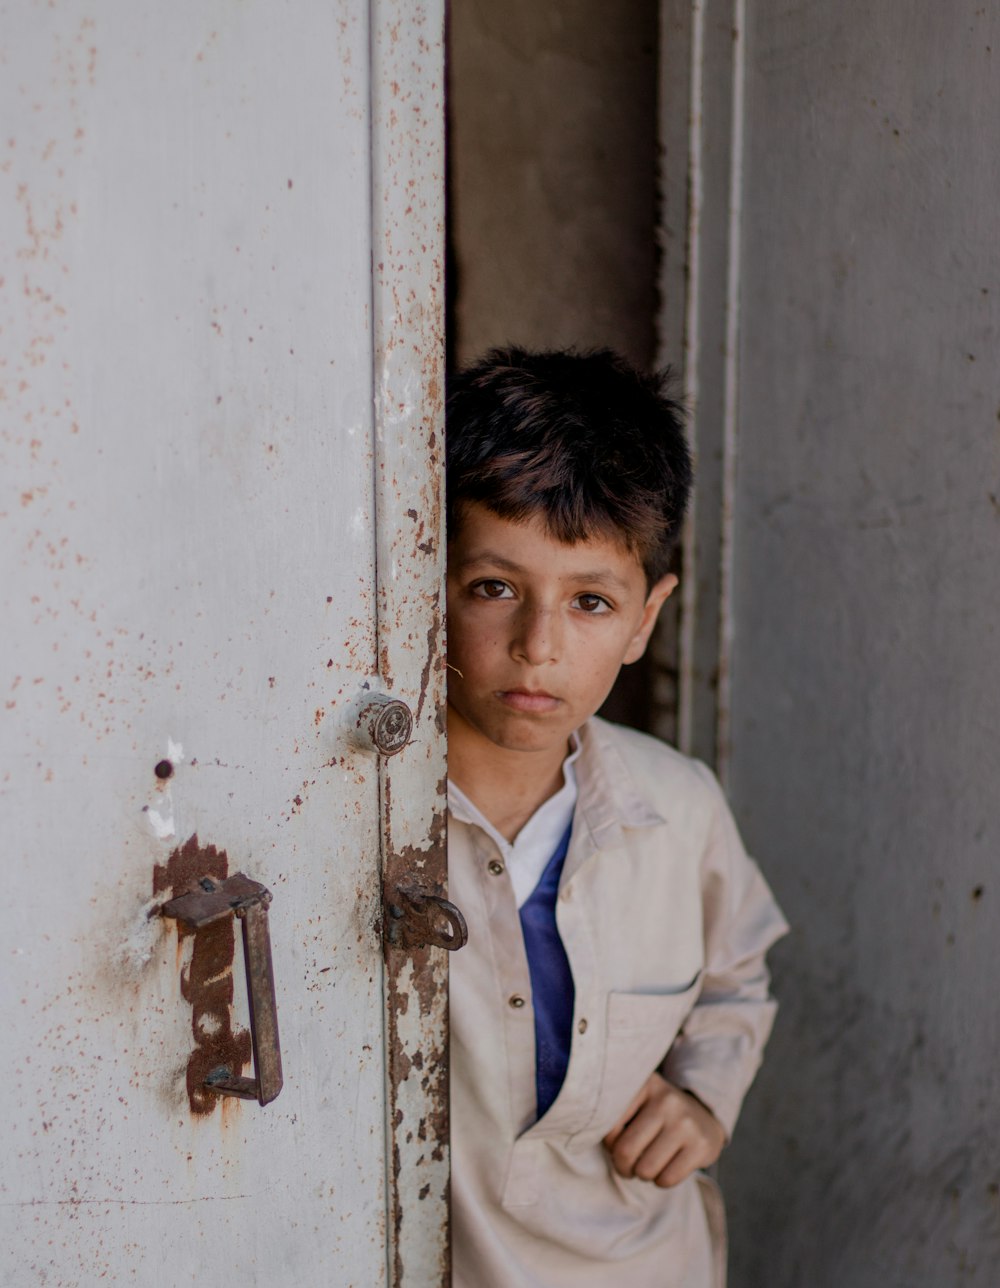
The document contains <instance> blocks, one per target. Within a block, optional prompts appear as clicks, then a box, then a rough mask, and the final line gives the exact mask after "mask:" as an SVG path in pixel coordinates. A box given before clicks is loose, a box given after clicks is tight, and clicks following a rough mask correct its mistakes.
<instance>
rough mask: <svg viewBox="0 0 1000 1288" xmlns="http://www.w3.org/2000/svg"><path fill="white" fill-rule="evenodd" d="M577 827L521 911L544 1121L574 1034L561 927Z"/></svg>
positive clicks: (570, 975) (570, 982) (537, 1082)
mask: <svg viewBox="0 0 1000 1288" xmlns="http://www.w3.org/2000/svg"><path fill="white" fill-rule="evenodd" d="M572 831H573V824H572V822H570V825H569V827H568V828H567V829H566V832H565V834H564V836H563V838H562V840H561V841H560V842H559V844H558V846H557V847H556V850H555V853H554V854H553V855H552V858H551V859H549V861H548V863H547V864H546V865H545V871H544V872H543V873H542V875H541V877H540V878H539V880H538V885H536V886H535V888H534V890H533V891H532V892H531V895H530V896H529V897H528V898H527V899H526V900H525V902H524V903H523V904H522V905H521V930H522V931H523V933H524V947H525V951H526V952H527V955H528V971H529V974H530V975H531V996H532V999H533V1001H534V1007H535V1093H536V1097H537V1101H538V1117H539V1118H541V1117H542V1115H543V1114H544V1113H545V1112H546V1110H547V1109H548V1108H549V1106H550V1105H551V1104H552V1102H553V1101H554V1100H555V1098H556V1096H558V1094H559V1088H560V1087H561V1086H562V1084H563V1079H564V1078H565V1077H566V1068H567V1066H568V1064H569V1049H570V1044H571V1042H572V1036H571V1033H572V1028H573V972H572V971H571V970H570V968H569V958H568V957H567V956H566V949H565V948H563V942H562V940H561V939H560V938H559V930H558V928H557V926H556V896H557V895H558V893H559V878H560V876H561V875H562V869H563V863H564V861H565V859H566V851H567V850H568V849H569V838H570V834H571V833H572Z"/></svg>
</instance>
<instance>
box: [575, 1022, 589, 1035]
mask: <svg viewBox="0 0 1000 1288" xmlns="http://www.w3.org/2000/svg"><path fill="white" fill-rule="evenodd" d="M576 1031H577V1033H586V1032H587V1021H586V1020H581V1021H580V1023H579V1024H578V1025H577V1026H576Z"/></svg>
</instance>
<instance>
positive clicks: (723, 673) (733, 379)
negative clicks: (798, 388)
mask: <svg viewBox="0 0 1000 1288" xmlns="http://www.w3.org/2000/svg"><path fill="white" fill-rule="evenodd" d="M732 12H733V18H732V21H733V68H732V116H731V121H730V140H731V146H730V154H729V240H728V247H727V260H728V263H727V265H726V357H725V388H724V395H723V396H724V404H723V405H724V412H723V424H722V531H721V541H720V550H719V564H720V568H719V601H720V602H719V688H718V707H717V714H716V719H717V725H716V748H717V767H718V772H719V777H720V778H721V780H722V782H723V783H724V784H727V783H728V778H729V767H730V751H731V748H730V742H731V738H732V705H731V704H732V653H733V640H734V624H733V555H734V551H733V534H734V522H735V507H736V470H737V457H738V447H739V442H738V432H739V378H740V355H739V344H740V287H741V276H742V263H743V261H742V244H741V233H742V223H743V123H744V100H745V91H746V0H733V11H732Z"/></svg>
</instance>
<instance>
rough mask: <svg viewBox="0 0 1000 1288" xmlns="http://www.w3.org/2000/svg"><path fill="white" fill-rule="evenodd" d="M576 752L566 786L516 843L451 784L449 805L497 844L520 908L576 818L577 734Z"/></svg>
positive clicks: (565, 768)
mask: <svg viewBox="0 0 1000 1288" xmlns="http://www.w3.org/2000/svg"><path fill="white" fill-rule="evenodd" d="M570 746H571V747H572V751H571V752H570V754H569V755H568V756H567V757H566V759H565V760H564V761H563V764H562V773H563V785H562V787H560V788H559V790H558V791H557V792H556V794H555V796H550V797H549V799H548V800H547V801H543V802H542V804H541V805H539V807H538V809H536V810H535V812H534V814H532V816H531V818H529V819H528V821H527V823H525V825H524V826H523V827H522V828H521V830H520V832H518V834H517V836H515V837H514V840H513V842H511V841H508V840H507V838H506V837H504V836H501V835H500V833H499V832H498V831H497V829H496V828H495V827H494V826H493V824H492V823H491V822H490V821H489V819H488V818H487V817H486V815H485V814H483V812H482V810H480V809H479V808H478V807H477V806H476V805H475V804H474V803H473V802H472V801H471V800H469V798H468V796H466V794H465V793H464V792H463V791H462V790H461V788H459V787H456V786H455V784H454V783H452V782H449V783H448V805H449V808H450V809H451V811H452V813H453V814H455V815H456V817H458V818H460V819H461V820H462V821H463V822H465V823H476V824H478V826H479V827H481V828H482V829H483V831H484V832H485V833H486V834H487V836H489V837H491V838H492V839H493V840H494V841H495V842H496V844H497V848H498V849H499V851H500V854H501V855H502V857H503V861H504V863H505V864H506V865H507V871H508V872H509V873H510V880H511V885H512V886H513V887H514V898H515V899H516V900H517V906H518V907H519V908H520V907H521V905H522V904H523V903H525V901H526V900H527V899H528V897H529V896H530V894H531V892H532V890H534V888H535V886H536V885H538V882H539V879H540V878H541V875H542V873H543V872H544V871H545V867H546V865H547V864H548V861H549V859H551V858H552V855H553V854H554V853H555V849H556V846H557V845H558V844H559V842H560V841H561V840H562V839H563V835H564V834H565V832H566V829H567V828H568V827H569V825H570V820H571V819H572V818H573V810H574V809H575V808H576V796H577V787H576V771H575V770H574V768H573V762H574V761H575V760H576V758H577V756H579V754H580V740H579V738H578V737H577V736H576V734H575V733H574V734H573V735H572V737H571V739H570Z"/></svg>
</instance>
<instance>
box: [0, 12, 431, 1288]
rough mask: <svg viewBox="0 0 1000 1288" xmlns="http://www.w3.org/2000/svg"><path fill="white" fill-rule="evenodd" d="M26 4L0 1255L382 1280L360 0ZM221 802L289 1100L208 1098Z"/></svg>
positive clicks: (7, 118) (9, 568) (181, 1275)
mask: <svg viewBox="0 0 1000 1288" xmlns="http://www.w3.org/2000/svg"><path fill="white" fill-rule="evenodd" d="M4 31H5V35H6V38H7V45H8V48H7V52H6V62H5V74H4V76H3V78H2V80H0V116H2V119H3V120H4V122H5V127H4V137H3V140H2V150H3V154H2V160H0V220H2V225H0V236H2V242H0V249H2V255H3V267H2V269H0V274H2V278H3V281H2V285H0V325H2V327H3V339H4V365H3V367H2V368H0V380H2V399H3V401H2V403H0V416H2V421H0V435H2V439H0V445H2V451H3V465H4V474H3V478H4V483H3V496H2V501H0V527H2V541H0V552H2V553H0V558H2V560H3V569H2V585H3V592H2V593H3V617H4V622H5V628H4V631H3V637H2V641H0V649H2V667H3V672H2V677H0V685H2V687H3V690H4V696H5V703H6V710H5V712H4V733H3V749H2V761H0V787H2V793H3V812H4V819H5V822H4V830H5V853H6V856H7V863H6V868H5V875H6V880H5V911H4V914H3V936H2V938H3V942H4V945H5V948H4V951H5V954H6V957H7V961H6V965H5V969H4V972H3V994H2V996H3V1025H4V1034H5V1037H4V1044H5V1053H4V1054H5V1068H6V1070H7V1072H6V1073H5V1079H6V1081H7V1091H6V1095H5V1103H6V1112H5V1115H4V1117H5V1119H6V1125H5V1129H4V1134H5V1141H6V1149H5V1151H4V1161H3V1171H2V1182H0V1183H2V1191H0V1203H2V1207H0V1281H2V1282H4V1283H10V1284H12V1285H18V1286H19V1288H20V1285H25V1286H27V1285H32V1284H35V1283H51V1284H61V1285H70V1284H91V1283H95V1282H97V1281H98V1280H99V1279H100V1278H101V1277H102V1276H103V1275H105V1274H106V1275H107V1277H108V1279H109V1281H110V1282H120V1283H126V1282H135V1283H141V1284H143V1285H150V1286H153V1288H155V1286H158V1285H163V1288H174V1286H175V1285H178V1284H181V1283H188V1282H194V1281H198V1282H216V1283H233V1284H235V1283H257V1284H262V1285H263V1284H267V1285H276V1284H284V1283H289V1284H291V1283H295V1284H312V1283H319V1282H328V1283H336V1284H338V1285H348V1284H354V1285H356V1286H357V1288H370V1286H371V1285H374V1284H376V1283H381V1282H383V1281H384V1278H385V1273H386V1271H385V1228H384V1224H385V1222H384V1217H385V1204H386V1193H385V1181H384V1122H383V1112H384V1111H383V1103H384V1059H383V1050H382V1023H383V1019H382V966H381V952H380V945H379V942H378V937H377V933H376V928H375V927H376V919H377V914H378V909H379V872H378V868H379V814H378V788H377V769H376V766H375V764H374V762H373V760H372V759H370V758H366V757H365V755H364V754H363V753H360V752H354V751H351V750H350V749H349V746H348V743H347V739H346V735H345V731H344V728H343V724H344V720H342V718H341V713H342V712H343V711H345V710H346V708H347V705H348V704H349V703H350V702H352V701H354V700H355V699H356V697H357V694H358V692H359V691H360V690H361V687H362V685H363V684H365V683H369V684H371V685H372V687H375V685H376V670H377V659H376V616H375V614H376V610H375V594H374V592H375V566H374V565H375V527H374V505H375V495H374V483H373V459H372V452H373V410H372V409H373V393H374V390H373V365H372V352H373V335H372V325H371V303H372V285H371V251H372V241H371V211H370V200H371V178H370V161H369V157H370V135H369V130H370V114H369V92H370V91H369V73H368V66H369V19H368V13H367V7H366V6H364V5H357V4H350V3H342V4H331V5H329V6H321V7H316V6H313V7H311V8H310V9H308V10H307V11H299V10H296V11H294V12H293V11H292V10H291V9H289V8H287V7H286V6H283V5H274V4H265V3H262V2H258V0H248V2H245V3H239V4H237V3H235V2H234V0H214V2H213V3H209V4H204V3H201V4H197V5H196V4H192V3H182V4H180V5H173V6H171V7H170V8H169V10H165V9H164V8H163V6H161V5H156V4H153V3H146V2H142V3H137V4H131V5H128V6H126V7H124V8H123V7H122V6H120V5H114V4H111V3H109V2H106V0H99V2H98V3H97V4H88V5H86V6H85V5H82V4H76V3H72V2H70V3H65V4H61V5H59V6H58V7H51V8H45V7H31V8H25V7H23V6H16V7H14V8H13V9H12V10H11V12H9V13H8V14H7V15H6V19H5V22H4ZM413 92H415V93H416V92H418V87H414V90H413ZM403 571H404V573H405V569H404V570H403ZM381 629H383V628H382V627H380V630H381ZM421 643H422V645H423V646H424V648H426V644H427V640H426V636H425V637H424V639H423V640H422V641H421ZM414 647H416V645H414ZM178 746H180V747H182V749H183V762H182V763H180V762H181V757H180V755H179V753H178V751H177V747H178ZM168 756H171V757H172V758H173V759H175V760H176V761H177V762H179V763H178V766H177V769H176V772H175V774H174V776H173V777H172V778H171V779H170V780H169V781H168V783H167V784H166V785H164V784H163V783H161V782H160V780H158V779H157V778H156V777H155V776H154V774H153V767H154V765H155V764H156V763H157V762H158V761H159V760H161V759H163V758H165V757H168ZM195 834H197V837H198V839H199V842H200V843H201V844H202V845H203V846H214V847H217V848H218V849H220V850H225V851H226V852H227V854H228V856H229V863H230V871H235V870H243V871H245V872H247V874H248V875H250V876H251V877H254V878H255V879H258V880H261V881H263V882H264V883H265V884H266V885H267V886H269V887H270V888H271V890H272V891H273V892H274V903H273V905H272V910H271V932H272V941H273V951H274V966H275V975H276V979H277V987H278V1016H279V1022H280V1025H281V1035H282V1045H283V1056H284V1067H285V1088H284V1090H283V1092H282V1094H281V1096H280V1097H279V1099H278V1100H277V1101H275V1102H274V1103H273V1104H272V1105H270V1106H268V1107H267V1108H266V1109H263V1110H262V1109H260V1108H259V1107H258V1106H257V1105H256V1104H254V1103H244V1102H236V1101H226V1102H224V1103H221V1104H220V1105H219V1106H218V1107H216V1108H215V1109H214V1110H213V1111H212V1112H211V1113H209V1114H206V1115H204V1116H201V1117H195V1116H192V1113H191V1110H190V1108H189V1105H188V1101H187V1096H186V1093H185V1086H184V1070H185V1064H186V1061H187V1057H188V1054H189V1051H190V1049H191V1044H192V1032H191V1010H190V1007H189V1006H188V1005H187V1003H186V1002H185V1001H184V1000H183V998H182V997H181V996H180V990H179V983H180V975H181V969H182V967H183V964H184V963H183V961H182V954H181V953H179V951H178V949H177V946H176V945H177V936H176V931H175V930H174V928H173V927H172V926H171V925H168V924H164V923H162V922H161V921H159V920H156V921H154V922H149V921H147V919H146V914H147V912H148V911H149V909H150V907H151V905H152V902H153V901H152V894H153V890H152V874H153V868H154V865H155V864H162V863H164V862H165V861H166V860H167V858H168V856H169V854H170V853H171V851H172V850H173V849H174V848H175V847H176V846H178V845H180V844H181V843H183V842H186V841H187V840H188V838H190V837H191V836H193V835H195ZM237 956H238V950H237ZM235 978H236V998H237V1002H236V1012H237V1019H238V1021H239V1022H242V1023H244V1024H245V1022H246V1020H245V1003H244V1002H243V999H242V991H243V986H242V964H241V963H240V962H239V960H238V961H237V965H236V971H235Z"/></svg>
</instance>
